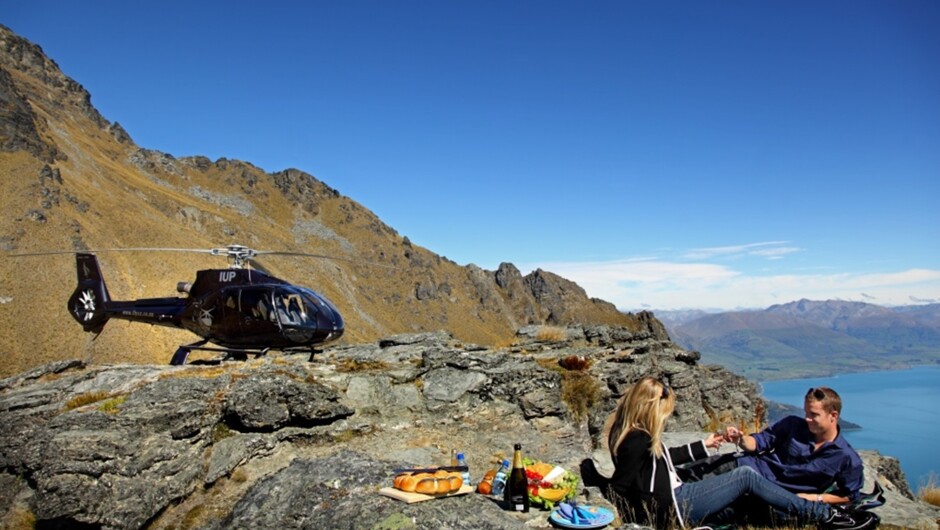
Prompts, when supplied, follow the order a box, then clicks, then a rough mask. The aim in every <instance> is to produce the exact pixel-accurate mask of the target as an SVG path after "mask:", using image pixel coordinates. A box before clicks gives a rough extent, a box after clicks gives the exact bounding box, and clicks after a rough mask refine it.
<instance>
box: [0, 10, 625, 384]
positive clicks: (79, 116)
mask: <svg viewBox="0 0 940 530" xmlns="http://www.w3.org/2000/svg"><path fill="white" fill-rule="evenodd" d="M375 179H376V181H377V182H380V181H381V179H382V175H376V176H375ZM0 181H2V184H3V194H2V195H0V209H2V211H3V212H4V215H3V216H2V217H0V251H2V252H3V254H2V256H0V352H3V354H4V361H5V362H4V363H3V365H2V366H0V375H9V374H13V373H17V372H20V371H22V370H25V369H28V368H30V367H33V366H37V365H39V364H42V363H45V362H50V361H54V360H57V359H62V358H67V357H74V356H76V355H78V356H80V357H81V358H83V359H87V360H91V361H95V362H142V363H154V362H167V361H168V360H169V358H170V355H171V354H172V352H173V351H174V350H175V349H176V347H177V346H178V345H180V344H186V343H189V342H193V340H195V338H196V337H194V336H193V335H191V334H189V333H187V332H182V331H176V330H172V329H165V328H160V329H154V328H151V327H149V326H142V325H138V324H129V323H126V322H111V323H109V324H108V326H107V327H106V328H105V330H104V332H103V333H102V334H101V335H100V336H99V337H98V338H97V339H96V340H91V339H92V338H91V336H89V335H86V334H84V333H82V332H81V330H80V328H79V327H78V326H76V325H75V323H74V322H71V320H70V318H69V316H68V315H67V313H66V308H65V302H66V300H67V299H68V296H69V295H70V294H71V291H72V289H73V288H74V283H75V263H74V259H73V258H71V257H70V256H68V255H51V256H43V257H32V258H10V257H9V255H10V254H14V253H29V252H46V251H53V250H84V249H108V248H127V247H133V248H139V247H171V248H198V249H209V248H215V247H220V246H224V245H227V244H230V243H237V244H241V245H246V246H249V247H252V248H255V249H261V250H286V251H295V252H308V253H314V254H322V255H328V256H331V257H334V258H337V259H330V260H326V259H298V258H283V257H282V258H270V259H269V260H267V261H266V263H265V265H266V267H267V268H268V269H269V270H270V271H271V272H272V273H273V274H275V275H276V276H278V277H281V278H284V279H286V280H289V281H293V282H295V283H298V284H301V285H304V286H306V287H310V288H312V289H314V290H317V291H320V292H322V293H324V294H325V295H326V296H327V297H328V298H330V299H331V300H332V301H333V302H334V303H335V304H336V305H337V306H338V307H339V309H340V311H341V312H342V314H343V317H344V320H345V321H346V335H345V340H346V341H347V342H348V343H355V342H358V341H363V340H374V339H376V338H378V337H382V336H386V335H389V334H394V333H410V332H418V331H433V330H437V329H447V330H448V331H450V332H451V333H453V334H454V336H455V337H457V338H459V339H461V340H466V341H471V342H476V343H482V344H493V345H495V344H500V343H507V342H508V341H509V340H511V338H512V336H513V333H514V332H515V330H516V329H518V328H519V327H522V326H525V325H529V324H546V323H547V324H568V323H596V324H611V325H617V326H624V327H627V328H637V329H638V327H639V326H640V325H641V324H640V322H639V320H638V319H637V317H636V316H634V315H625V314H623V313H621V312H619V311H617V309H616V308H615V307H614V306H613V305H612V304H609V303H607V302H604V301H602V300H596V299H590V298H589V297H587V295H586V294H585V292H584V290H583V289H581V288H580V287H578V286H577V285H576V284H574V283H572V282H570V281H567V280H565V279H564V278H561V277H559V276H557V275H555V274H552V273H550V272H547V271H541V270H538V271H535V272H532V273H531V274H528V275H526V276H523V275H522V274H521V273H520V271H519V270H518V269H517V268H516V267H515V266H513V265H512V264H509V263H504V264H502V265H501V266H500V267H499V269H498V270H496V271H487V270H483V269H481V268H479V267H477V266H474V265H472V264H471V265H466V266H461V265H458V264H456V263H454V262H452V261H450V260H448V259H447V258H446V257H443V256H439V255H436V254H434V253H433V252H432V251H430V250H428V249H424V248H421V247H420V246H418V245H414V244H412V243H411V241H410V240H409V239H408V238H407V237H406V236H403V235H400V234H398V233H397V232H396V231H395V230H394V229H393V228H392V227H389V226H387V225H386V224H385V223H383V222H382V221H381V220H380V219H379V218H377V217H376V216H375V215H374V214H373V213H372V212H370V211H369V210H367V209H366V208H364V207H363V206H362V205H360V204H358V203H357V202H356V201H355V200H353V199H352V198H349V197H344V196H343V195H342V194H341V193H340V192H339V191H338V190H336V189H333V188H331V187H330V186H328V185H327V184H325V183H324V182H321V181H320V180H318V179H316V178H314V177H313V176H311V175H309V174H306V173H304V172H303V171H301V170H298V169H284V170H282V171H277V172H274V173H268V172H265V171H263V170H262V169H260V168H258V167H256V166H254V165H252V164H251V163H249V162H242V161H237V160H227V159H219V160H215V161H212V160H209V159H207V158H205V157H199V156H194V157H184V158H176V157H174V156H173V155H171V154H168V153H161V152H157V151H153V150H150V149H146V148H144V147H139V146H137V145H136V144H135V143H134V141H133V140H132V138H131V136H130V135H129V134H128V132H127V131H125V130H124V129H123V128H122V127H121V126H120V125H119V124H117V123H112V122H109V121H108V120H107V119H105V118H104V117H103V116H101V114H100V113H99V112H98V111H97V110H96V109H95V107H94V106H93V105H92V104H91V95H90V94H89V93H88V92H87V91H86V90H85V89H84V88H83V87H82V86H81V85H80V84H79V83H77V82H76V81H74V80H72V79H71V78H69V77H68V76H66V75H65V74H63V73H62V72H61V71H60V69H59V67H58V66H57V65H56V63H55V62H54V61H53V60H52V59H50V58H48V57H46V56H45V54H44V53H43V52H42V49H41V48H39V47H38V46H36V45H35V44H33V43H30V42H29V41H27V40H25V39H23V38H21V37H19V36H17V35H15V34H14V33H12V32H11V31H10V30H9V29H7V28H5V27H2V26H0ZM434 222H446V220H445V219H441V220H435V221H434ZM468 244H470V242H468ZM474 244H476V243H475V242H474ZM218 259H219V258H210V257H206V256H204V255H198V254H186V253H178V252H174V253H137V252H135V253H129V252H120V253H101V254H100V255H99V260H100V261H101V265H102V269H103V273H104V275H105V277H106V280H107V282H108V286H109V288H110V291H111V296H112V297H113V298H115V299H119V300H125V299H137V298H155V297H164V296H176V292H175V288H176V283H177V282H179V281H192V280H193V278H194V277H195V272H196V271H197V270H200V269H210V268H220V267H224V266H225V264H224V262H219V261H214V260H218ZM373 264H379V265H382V267H376V266H373ZM79 352H80V353H79Z"/></svg>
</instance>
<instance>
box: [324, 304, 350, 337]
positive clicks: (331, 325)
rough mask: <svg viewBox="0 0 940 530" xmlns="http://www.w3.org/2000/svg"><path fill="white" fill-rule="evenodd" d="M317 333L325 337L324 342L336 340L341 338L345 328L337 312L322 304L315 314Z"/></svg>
mask: <svg viewBox="0 0 940 530" xmlns="http://www.w3.org/2000/svg"><path fill="white" fill-rule="evenodd" d="M317 331H319V332H320V333H321V334H323V335H324V336H325V338H324V340H336V339H338V338H340V337H341V336H343V332H344V331H345V328H344V326H343V317H341V316H340V314H339V311H337V310H336V309H334V308H333V307H331V306H329V305H328V304H324V306H323V307H320V312H319V313H317Z"/></svg>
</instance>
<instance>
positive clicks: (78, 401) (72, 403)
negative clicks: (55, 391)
mask: <svg viewBox="0 0 940 530" xmlns="http://www.w3.org/2000/svg"><path fill="white" fill-rule="evenodd" d="M109 397H111V394H110V393H108V392H105V391H103V390H98V391H95V392H85V393H84V394H79V395H77V396H75V397H73V398H72V399H70V400H68V401H67V402H66V403H65V410H73V409H77V408H78V407H83V406H85V405H90V404H92V403H97V402H99V401H102V400H104V399H108V398H109Z"/></svg>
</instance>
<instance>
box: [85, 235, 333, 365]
mask: <svg viewBox="0 0 940 530" xmlns="http://www.w3.org/2000/svg"><path fill="white" fill-rule="evenodd" d="M109 250H122V251H126V250H134V251H154V250H160V251H183V252H204V253H209V254H212V255H214V256H227V257H228V259H229V262H230V266H229V268H226V269H208V270H201V271H198V272H197V273H196V279H195V280H194V281H193V282H191V283H190V282H179V283H178V284H177V291H178V292H179V293H181V294H185V295H186V296H185V297H169V298H145V299H140V300H130V301H117V300H112V299H111V295H110V294H109V293H108V287H107V285H105V281H104V277H103V276H102V274H101V268H100V266H99V264H98V258H97V257H96V255H95V254H94V251H86V252H75V253H74V254H75V265H76V270H77V273H78V285H77V286H76V287H75V290H74V291H73V292H72V295H71V296H70V297H69V300H68V310H69V313H70V314H71V315H72V318H74V319H75V321H76V322H78V323H79V324H81V326H82V329H84V331H86V332H89V333H95V334H96V336H97V334H99V333H101V331H102V330H103V329H104V326H105V324H107V323H108V321H109V320H110V319H112V318H117V319H122V320H128V321H132V322H143V323H147V324H152V325H158V326H167V327H173V328H181V329H185V330H188V331H191V332H192V333H194V334H196V335H198V336H199V337H201V339H202V340H199V341H197V342H194V343H192V344H187V345H181V346H180V347H179V348H178V349H177V350H176V352H175V353H174V354H173V357H172V359H171V360H170V364H171V365H182V364H185V363H186V360H187V358H188V357H189V354H190V353H191V352H192V351H193V350H204V351H216V352H223V353H224V354H225V355H226V357H233V358H237V359H240V360H244V359H247V356H248V355H249V354H253V355H256V356H260V355H264V354H266V353H267V352H268V351H269V350H272V349H274V350H280V351H284V352H293V351H309V352H310V359H311V360H312V359H313V355H314V353H315V352H316V351H317V350H316V346H317V345H320V344H323V343H327V342H330V341H334V340H336V339H338V338H340V337H341V336H342V335H343V331H344V327H343V317H342V316H341V315H340V313H339V310H338V309H336V306H335V305H333V303H332V302H330V301H329V300H328V299H327V298H326V297H325V296H323V295H322V294H320V293H317V292H316V291H313V290H311V289H308V288H306V287H301V286H298V285H293V284H291V283H289V282H287V281H285V280H281V279H279V278H275V277H274V276H271V275H270V274H268V273H267V272H266V271H264V270H263V269H259V268H250V267H246V265H248V264H249V262H250V261H251V260H252V258H254V257H255V256H257V255H260V254H286V255H295V256H313V257H321V258H328V259H341V258H330V257H329V256H321V255H317V254H306V253H302V252H282V251H256V250H253V249H250V248H248V247H245V246H242V245H229V246H227V247H223V248H214V249H208V250H200V249H109ZM99 252H103V251H99ZM207 343H213V344H215V345H217V346H218V347H213V346H206V344H207Z"/></svg>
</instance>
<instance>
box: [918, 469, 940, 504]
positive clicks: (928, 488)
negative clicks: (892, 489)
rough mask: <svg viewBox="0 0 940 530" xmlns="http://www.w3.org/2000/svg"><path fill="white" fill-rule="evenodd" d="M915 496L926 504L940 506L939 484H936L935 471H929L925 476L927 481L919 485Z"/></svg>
mask: <svg viewBox="0 0 940 530" xmlns="http://www.w3.org/2000/svg"><path fill="white" fill-rule="evenodd" d="M917 496H918V497H920V500H922V501H924V502H926V503H928V504H932V505H934V506H940V485H937V475H936V473H931V474H930V475H929V476H928V477H927V482H926V483H925V484H923V485H921V487H920V489H919V490H918V491H917Z"/></svg>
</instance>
